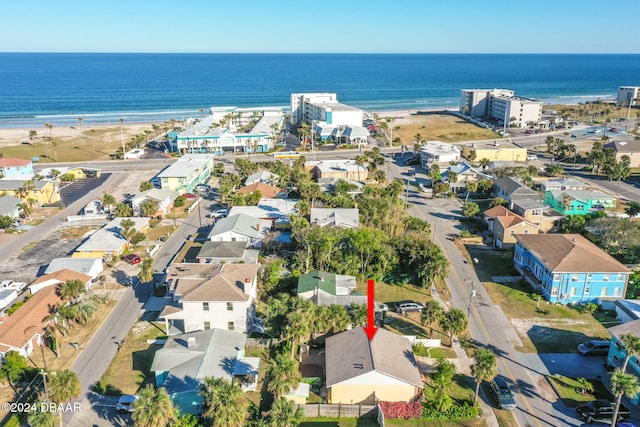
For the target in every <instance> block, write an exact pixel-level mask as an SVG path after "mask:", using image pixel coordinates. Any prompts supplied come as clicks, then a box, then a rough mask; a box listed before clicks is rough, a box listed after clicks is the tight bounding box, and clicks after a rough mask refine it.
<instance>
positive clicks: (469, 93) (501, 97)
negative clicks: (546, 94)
mask: <svg viewBox="0 0 640 427" xmlns="http://www.w3.org/2000/svg"><path fill="white" fill-rule="evenodd" d="M460 112H461V113H462V114H465V115H467V116H471V117H484V116H488V117H493V118H495V119H498V120H500V121H502V122H503V123H504V122H505V121H506V122H507V123H508V125H509V126H517V127H520V128H524V127H526V126H527V124H528V123H530V122H534V123H537V122H539V121H540V118H541V116H542V102H541V101H536V100H533V99H528V98H522V97H519V96H515V94H514V92H513V91H512V90H506V89H462V90H461V91H460Z"/></svg>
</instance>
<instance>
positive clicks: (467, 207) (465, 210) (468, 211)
mask: <svg viewBox="0 0 640 427" xmlns="http://www.w3.org/2000/svg"><path fill="white" fill-rule="evenodd" d="M479 212H480V207H479V206H478V204H477V203H474V202H466V203H465V204H464V206H462V216H464V217H465V218H473V217H474V216H476V215H477V214H478V213H479Z"/></svg>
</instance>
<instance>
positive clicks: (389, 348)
mask: <svg viewBox="0 0 640 427" xmlns="http://www.w3.org/2000/svg"><path fill="white" fill-rule="evenodd" d="M325 358H326V387H327V391H328V395H327V401H328V402H329V403H346V404H376V403H377V402H378V401H379V400H383V401H390V402H411V401H414V400H415V399H418V398H419V396H420V393H421V390H422V389H423V387H424V386H423V383H422V377H421V375H420V371H419V369H418V364H417V363H416V360H415V357H414V355H413V351H412V350H411V344H410V342H409V340H408V339H406V338H404V337H402V336H400V335H397V334H394V333H393V332H389V331H387V330H385V329H382V328H380V329H378V331H377V332H376V334H375V335H374V337H373V339H372V340H369V338H367V334H366V333H365V331H364V329H363V328H362V327H358V328H354V329H351V330H349V331H345V332H342V333H340V334H337V335H334V336H331V337H329V338H327V340H326V356H325Z"/></svg>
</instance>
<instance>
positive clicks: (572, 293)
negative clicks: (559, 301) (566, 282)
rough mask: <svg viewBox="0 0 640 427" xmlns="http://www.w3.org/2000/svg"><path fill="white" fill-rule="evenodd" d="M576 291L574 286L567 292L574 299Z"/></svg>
mask: <svg viewBox="0 0 640 427" xmlns="http://www.w3.org/2000/svg"><path fill="white" fill-rule="evenodd" d="M576 290H577V289H576V287H575V286H574V287H573V288H571V290H570V291H569V292H570V293H569V295H570V296H572V297H575V296H576Z"/></svg>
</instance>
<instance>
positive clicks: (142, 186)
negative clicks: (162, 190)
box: [139, 181, 154, 191]
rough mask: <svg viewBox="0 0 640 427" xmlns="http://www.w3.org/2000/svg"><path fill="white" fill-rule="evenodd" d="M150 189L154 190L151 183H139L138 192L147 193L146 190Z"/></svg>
mask: <svg viewBox="0 0 640 427" xmlns="http://www.w3.org/2000/svg"><path fill="white" fill-rule="evenodd" d="M152 188H154V186H153V183H151V181H142V182H141V183H140V187H139V190H140V191H147V190H151V189H152Z"/></svg>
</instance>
